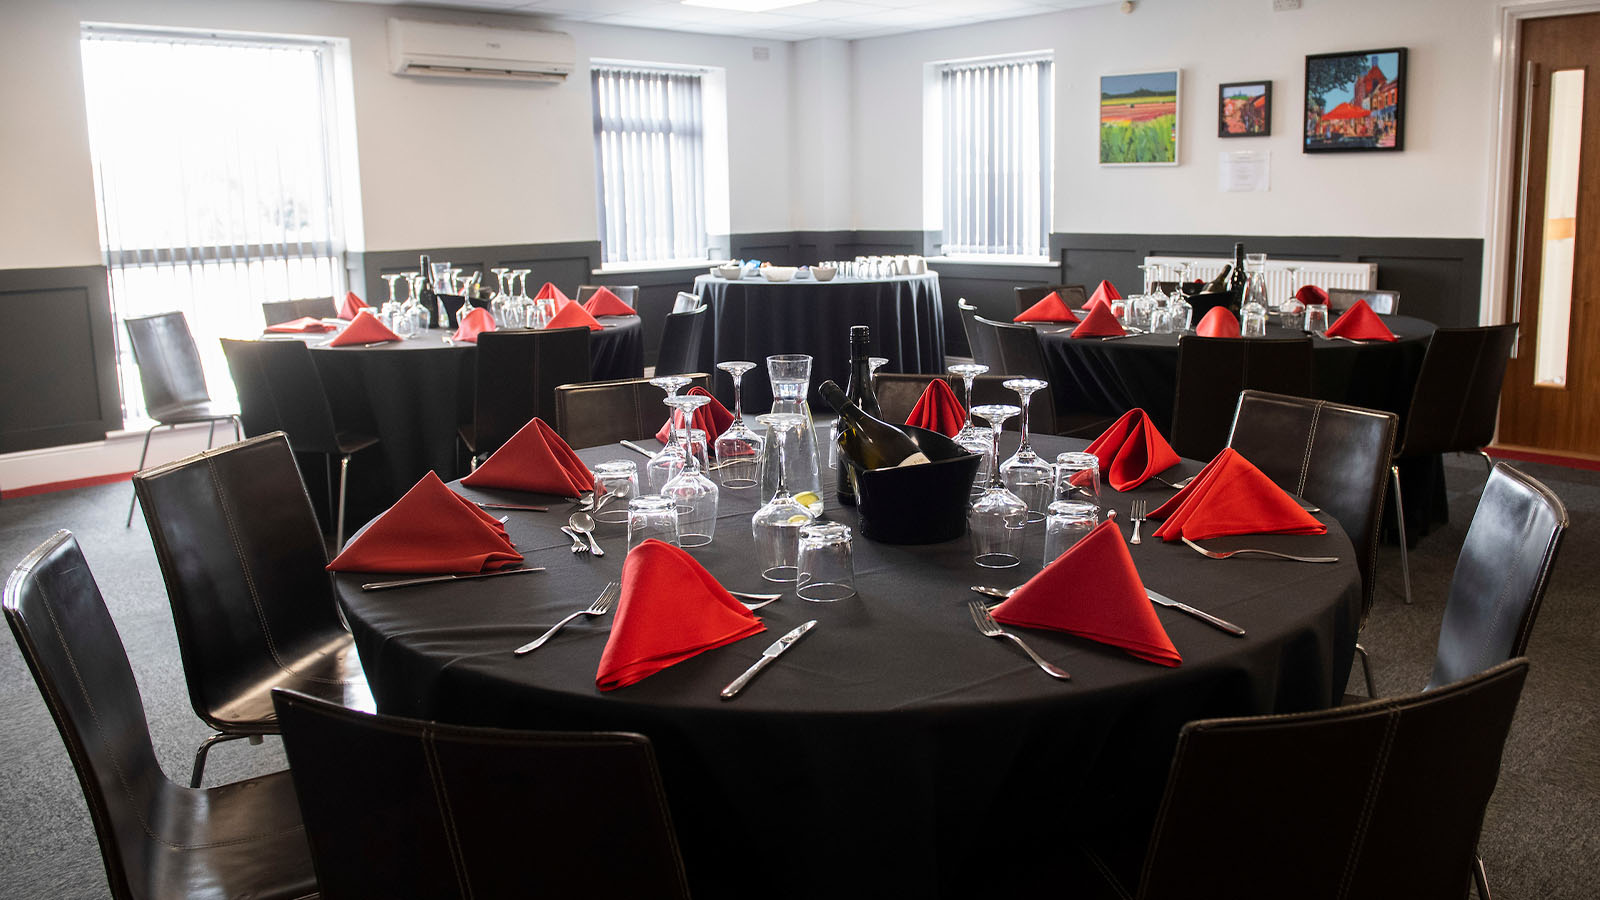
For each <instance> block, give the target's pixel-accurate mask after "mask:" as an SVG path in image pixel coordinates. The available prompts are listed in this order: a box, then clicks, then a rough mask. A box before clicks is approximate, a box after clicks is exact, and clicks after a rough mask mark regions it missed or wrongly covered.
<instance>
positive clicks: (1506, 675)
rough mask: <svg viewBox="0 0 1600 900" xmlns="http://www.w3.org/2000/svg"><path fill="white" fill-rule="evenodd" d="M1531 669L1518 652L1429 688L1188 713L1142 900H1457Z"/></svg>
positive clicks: (1463, 891)
mask: <svg viewBox="0 0 1600 900" xmlns="http://www.w3.org/2000/svg"><path fill="white" fill-rule="evenodd" d="M1527 672H1528V661H1527V660H1526V659H1518V660H1515V661H1513V662H1508V663H1504V664H1502V665H1500V666H1497V667H1495V668H1494V669H1491V670H1490V671H1488V672H1485V673H1483V674H1481V675H1478V676H1475V677H1473V678H1470V679H1468V680H1466V681H1462V682H1458V683H1456V684H1453V685H1450V686H1449V687H1445V688H1441V689H1440V690H1437V691H1430V692H1427V693H1423V694H1415V695H1412V696H1407V697H1399V698H1394V699H1388V700H1375V701H1373V702H1370V703H1359V704H1355V705H1352V706H1342V707H1338V708H1336V709H1331V710H1323V711H1318V712H1308V713H1297V714H1292V715H1283V716H1259V717H1252V718H1239V719H1210V720H1202V721H1198V722H1190V723H1189V724H1188V725H1185V726H1184V728H1183V731H1182V732H1181V733H1180V734H1179V736H1178V748H1177V751H1176V752H1175V753H1174V754H1173V758H1172V770H1171V774H1170V775H1169V776H1168V779H1167V791H1166V796H1165V797H1164V798H1163V800H1162V803H1161V811H1160V813H1159V815H1158V818H1157V820H1156V827H1155V829H1154V832H1153V833H1152V835H1151V839H1150V846H1149V850H1148V851H1147V853H1146V855H1145V863H1144V875H1143V878H1142V883H1141V885H1140V890H1139V896H1140V897H1142V898H1147V900H1160V898H1169V897H1170V898H1179V897H1183V898H1191V897H1232V898H1245V900H1248V898H1276V897H1291V896H1292V897H1296V898H1304V900H1321V898H1328V900H1332V898H1336V897H1337V898H1343V897H1405V898H1408V900H1434V898H1440V900H1442V898H1447V897H1448V898H1451V900H1460V898H1461V897H1464V896H1465V895H1466V890H1467V879H1468V873H1469V871H1470V868H1469V867H1470V866H1471V864H1472V861H1473V853H1474V850H1475V847H1476V846H1477V841H1478V832H1479V830H1480V829H1481V827H1482V825H1483V811H1484V808H1485V807H1486V806H1487V805H1488V802H1489V795H1490V794H1491V793H1492V792H1493V791H1494V786H1495V781H1496V780H1497V779H1498V777H1499V774H1500V757H1501V753H1502V751H1503V749H1504V746H1505V740H1506V734H1507V732H1508V731H1509V730H1510V728H1511V718H1512V715H1513V713H1515V712H1516V708H1517V700H1518V698H1519V697H1520V696H1521V694H1522V684H1523V681H1524V679H1525V678H1526V676H1527ZM1219 861H1225V864H1219Z"/></svg>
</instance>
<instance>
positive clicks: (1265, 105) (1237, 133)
mask: <svg viewBox="0 0 1600 900" xmlns="http://www.w3.org/2000/svg"><path fill="white" fill-rule="evenodd" d="M1271 133H1272V82H1270V81H1240V82H1235V83H1234V84H1222V85H1218V86H1217V137H1225V138H1233V137H1266V136H1267V135H1269V134H1271Z"/></svg>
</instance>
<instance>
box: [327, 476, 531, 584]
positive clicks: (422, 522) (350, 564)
mask: <svg viewBox="0 0 1600 900" xmlns="http://www.w3.org/2000/svg"><path fill="white" fill-rule="evenodd" d="M521 560H522V554H520V553H518V552H517V551H516V548H515V547H513V546H511V541H510V539H508V538H507V537H506V531H505V527H504V526H502V525H501V524H500V523H499V522H498V521H496V520H495V518H494V517H493V516H491V515H489V514H488V513H486V512H484V511H483V510H481V509H479V508H478V507H477V506H475V505H474V504H472V503H469V502H467V501H466V500H463V499H462V498H461V497H460V496H459V495H457V494H456V493H455V492H454V491H452V490H450V489H449V488H448V487H445V484H444V482H442V481H440V480H439V476H438V475H435V474H434V473H432V472H429V473H428V474H426V475H424V476H422V480H421V481H419V482H417V483H416V485H415V486H414V487H412V488H411V490H409V491H406V494H405V496H404V497H401V498H400V499H399V501H398V502H396V503H395V505H394V506H391V507H389V509H388V511H387V512H385V513H384V514H383V515H381V516H379V517H378V519H377V521H375V522H373V523H372V525H371V526H369V527H368V528H367V530H366V531H363V532H362V533H361V534H359V535H357V536H356V537H355V538H354V539H352V540H351V541H350V543H349V544H346V545H345V548H344V550H343V551H342V552H341V553H340V554H339V555H338V557H337V558H335V559H334V561H333V562H331V563H328V568H329V569H330V570H332V571H334V572H427V573H433V572H439V573H446V572H447V573H450V574H457V575H462V574H471V573H473V572H484V571H488V570H490V569H502V568H505V567H506V566H508V565H511V564H512V563H515V562H520V561H521Z"/></svg>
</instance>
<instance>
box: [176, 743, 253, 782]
mask: <svg viewBox="0 0 1600 900" xmlns="http://www.w3.org/2000/svg"><path fill="white" fill-rule="evenodd" d="M246 737H247V738H250V739H251V742H252V743H257V744H259V743H261V736H260V735H253V734H223V733H222V732H220V731H219V732H217V733H216V734H213V735H212V736H210V737H208V738H206V739H205V740H203V741H201V742H200V748H199V749H198V750H196V751H195V752H194V772H193V773H192V774H191V775H190V776H189V787H192V788H197V787H199V786H200V778H201V776H203V775H204V774H205V771H206V754H208V753H210V752H211V747H212V745H213V744H220V743H222V742H223V741H237V740H238V739H240V738H246Z"/></svg>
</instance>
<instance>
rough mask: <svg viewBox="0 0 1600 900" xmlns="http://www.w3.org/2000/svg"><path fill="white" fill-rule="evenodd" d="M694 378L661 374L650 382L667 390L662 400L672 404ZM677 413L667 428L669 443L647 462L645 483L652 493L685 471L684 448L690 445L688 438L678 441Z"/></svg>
mask: <svg viewBox="0 0 1600 900" xmlns="http://www.w3.org/2000/svg"><path fill="white" fill-rule="evenodd" d="M691 380H692V379H691V378H689V376H687V375H661V376H659V377H656V378H652V379H650V383H651V384H653V385H655V386H656V387H658V388H661V389H662V390H663V391H666V392H667V397H666V400H664V401H662V402H664V403H666V404H667V405H668V406H671V403H672V398H673V397H676V396H678V391H680V390H682V389H683V388H684V386H686V385H687V384H689V382H690V381H691ZM676 416H677V414H676V413H673V419H672V425H671V427H669V428H668V429H667V445H666V446H665V447H662V448H661V449H660V450H658V451H656V455H655V456H652V457H650V461H649V462H647V463H645V466H644V469H645V485H646V487H647V488H648V490H649V492H650V493H652V494H659V493H661V489H662V488H663V487H666V484H667V482H668V481H671V480H672V479H673V478H674V477H676V476H677V474H678V473H679V472H681V471H683V458H684V456H685V453H684V449H685V448H686V447H687V446H688V440H687V438H686V439H685V440H684V442H683V443H681V444H680V443H678V421H677V418H676Z"/></svg>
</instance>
